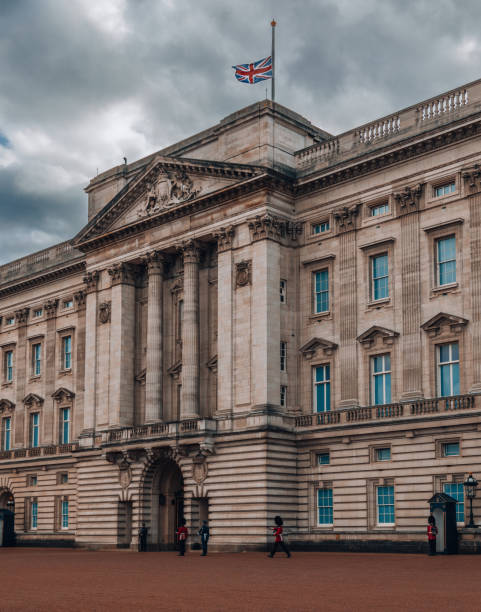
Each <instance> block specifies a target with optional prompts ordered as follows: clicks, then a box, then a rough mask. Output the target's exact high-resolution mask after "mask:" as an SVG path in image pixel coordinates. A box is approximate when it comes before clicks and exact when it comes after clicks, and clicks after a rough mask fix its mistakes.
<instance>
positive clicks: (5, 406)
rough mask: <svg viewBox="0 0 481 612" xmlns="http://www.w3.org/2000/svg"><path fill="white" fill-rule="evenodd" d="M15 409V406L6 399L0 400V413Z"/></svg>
mask: <svg viewBox="0 0 481 612" xmlns="http://www.w3.org/2000/svg"><path fill="white" fill-rule="evenodd" d="M14 408H15V404H14V403H13V402H11V401H10V400H8V399H0V413H2V412H7V411H11V410H13V409H14Z"/></svg>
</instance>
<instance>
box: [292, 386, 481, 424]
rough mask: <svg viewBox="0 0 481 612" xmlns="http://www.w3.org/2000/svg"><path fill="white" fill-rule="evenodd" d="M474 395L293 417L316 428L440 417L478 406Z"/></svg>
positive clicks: (296, 422)
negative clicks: (427, 416)
mask: <svg viewBox="0 0 481 612" xmlns="http://www.w3.org/2000/svg"><path fill="white" fill-rule="evenodd" d="M479 401H480V400H478V399H477V396H475V395H469V394H468V395H453V396H450V397H435V398H430V399H422V400H416V401H414V402H407V403H403V404H400V403H394V404H383V405H381V406H357V407H355V408H346V409H343V410H333V411H331V412H320V413H318V414H305V415H302V416H298V417H295V419H294V425H295V427H296V428H297V429H300V428H307V427H309V428H311V427H312V428H316V429H318V428H319V427H320V426H330V425H350V424H357V423H369V422H371V423H375V422H379V421H383V420H386V421H396V420H399V421H402V420H403V419H411V418H412V417H423V416H426V415H429V416H443V415H445V414H446V413H447V412H453V411H458V410H470V409H476V408H477V409H478V410H479V408H480V405H479Z"/></svg>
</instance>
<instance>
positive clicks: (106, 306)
mask: <svg viewBox="0 0 481 612" xmlns="http://www.w3.org/2000/svg"><path fill="white" fill-rule="evenodd" d="M111 311H112V303H111V302H102V303H101V304H99V321H100V323H102V324H105V323H108V322H109V321H110V313H111Z"/></svg>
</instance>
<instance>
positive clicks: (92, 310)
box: [81, 271, 99, 436]
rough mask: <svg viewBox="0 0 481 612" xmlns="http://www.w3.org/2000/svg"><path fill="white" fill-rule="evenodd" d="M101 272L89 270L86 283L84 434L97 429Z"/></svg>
mask: <svg viewBox="0 0 481 612" xmlns="http://www.w3.org/2000/svg"><path fill="white" fill-rule="evenodd" d="M98 280H99V273H98V272H97V271H94V272H87V274H86V275H85V276H84V284H85V383H84V410H83V414H84V421H83V431H82V434H81V435H82V436H91V435H92V434H93V433H94V431H95V424H96V422H95V411H96V401H95V400H96V385H97V285H98Z"/></svg>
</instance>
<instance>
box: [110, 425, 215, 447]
mask: <svg viewBox="0 0 481 612" xmlns="http://www.w3.org/2000/svg"><path fill="white" fill-rule="evenodd" d="M215 430H216V424H215V422H214V421H211V420H209V419H190V420H187V421H180V422H177V421H175V422H171V423H149V424H147V425H136V426H135V427H124V428H122V429H113V430H111V431H106V432H104V433H103V434H102V443H103V444H115V443H117V444H119V443H124V442H134V441H136V440H148V439H149V438H151V439H158V438H171V437H179V436H188V435H190V434H194V435H196V434H198V433H199V434H205V433H208V432H215Z"/></svg>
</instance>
